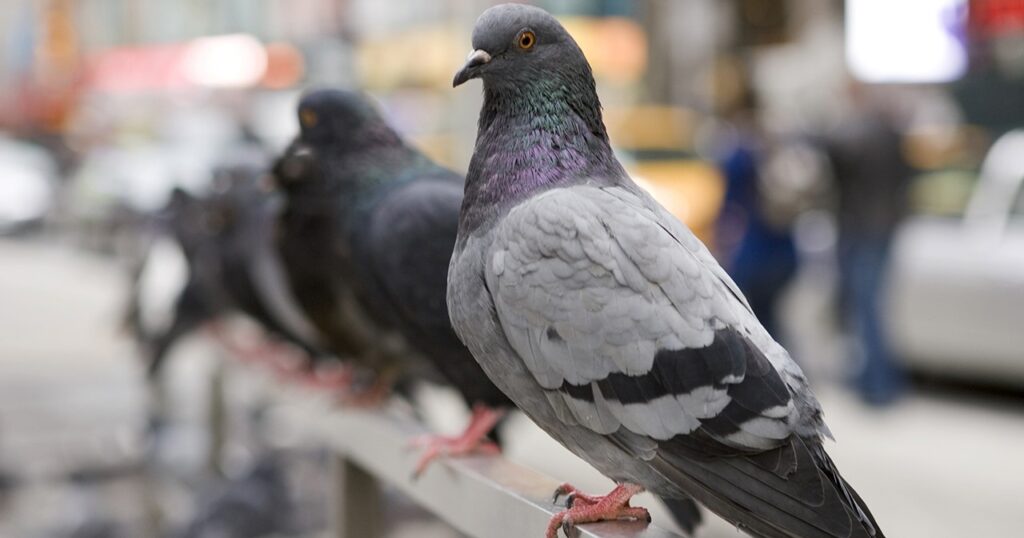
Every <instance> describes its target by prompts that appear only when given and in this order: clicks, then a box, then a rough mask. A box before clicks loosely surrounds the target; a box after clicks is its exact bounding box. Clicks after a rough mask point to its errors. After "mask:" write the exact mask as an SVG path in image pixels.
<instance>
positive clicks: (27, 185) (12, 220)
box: [0, 134, 57, 234]
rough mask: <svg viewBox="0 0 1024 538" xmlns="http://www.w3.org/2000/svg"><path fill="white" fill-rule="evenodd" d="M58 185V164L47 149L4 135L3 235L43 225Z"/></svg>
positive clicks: (0, 154)
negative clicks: (35, 225)
mask: <svg viewBox="0 0 1024 538" xmlns="http://www.w3.org/2000/svg"><path fill="white" fill-rule="evenodd" d="M56 181H57V163H56V162H55V161H54V160H53V158H52V157H51V156H50V154H49V153H47V152H46V150H45V149H43V148H41V147H38V146H36V145H34V144H30V143H28V142H23V141H20V140H16V139H14V138H10V137H8V136H6V135H3V134H0V234H6V233H11V232H15V231H18V230H22V229H25V228H27V227H30V226H32V225H34V224H38V223H40V222H42V221H43V219H44V218H45V217H46V215H47V214H48V213H49V211H50V209H51V208H52V207H53V199H54V191H55V185H56Z"/></svg>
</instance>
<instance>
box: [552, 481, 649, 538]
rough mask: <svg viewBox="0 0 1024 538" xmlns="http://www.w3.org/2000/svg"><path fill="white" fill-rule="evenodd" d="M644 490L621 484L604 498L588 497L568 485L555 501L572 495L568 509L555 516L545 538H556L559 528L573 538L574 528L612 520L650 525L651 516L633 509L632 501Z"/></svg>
mask: <svg viewBox="0 0 1024 538" xmlns="http://www.w3.org/2000/svg"><path fill="white" fill-rule="evenodd" d="M643 490H644V488H643V486H639V485H637V484H619V485H617V486H615V489H613V490H612V491H611V492H610V493H608V494H607V495H604V496H596V495H587V494H584V493H581V492H580V491H578V490H577V489H576V488H575V487H573V486H571V485H569V484H562V485H561V486H559V487H558V489H557V490H555V499H556V500H557V498H558V497H559V496H561V495H566V494H568V495H569V498H568V505H569V507H568V508H567V509H565V510H562V511H561V512H559V513H557V514H555V515H554V516H552V518H551V522H550V523H548V530H547V534H545V536H546V538H557V536H558V529H559V527H561V528H562V531H564V532H565V535H566V536H572V535H571V534H570V532H572V528H573V527H574V526H576V525H580V524H583V523H594V522H597V521H610V520H636V521H645V522H648V523H650V521H651V514H650V513H649V512H647V509H646V508H641V507H639V506H630V505H629V500H630V499H631V498H633V496H634V495H636V494H638V493H640V492H642V491H643Z"/></svg>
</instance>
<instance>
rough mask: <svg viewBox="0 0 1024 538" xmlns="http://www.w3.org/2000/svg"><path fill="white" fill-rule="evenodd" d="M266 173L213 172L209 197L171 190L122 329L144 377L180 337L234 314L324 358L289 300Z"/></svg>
mask: <svg viewBox="0 0 1024 538" xmlns="http://www.w3.org/2000/svg"><path fill="white" fill-rule="evenodd" d="M264 170H265V169H264V168H263V167H261V166H258V165H254V164H235V165H231V166H223V167H220V168H218V169H217V170H215V173H214V176H215V179H214V186H215V188H214V192H212V193H211V194H209V195H208V196H206V197H203V198H200V197H196V196H194V195H191V194H189V193H187V192H185V191H182V190H176V191H175V192H174V193H173V194H172V197H171V201H170V202H169V203H168V206H167V207H166V208H165V209H164V210H163V212H162V215H161V220H162V222H163V225H162V227H161V230H160V231H158V233H157V234H156V239H155V240H154V241H153V243H152V244H151V246H150V248H149V250H148V252H147V254H146V256H145V258H144V261H143V264H142V267H141V269H140V271H139V272H138V275H137V277H136V279H135V282H134V285H133V291H132V294H131V298H130V300H129V312H128V315H127V325H128V326H129V327H130V329H131V330H132V332H133V333H134V334H135V337H136V339H137V340H138V341H139V342H140V343H141V344H142V347H143V348H144V349H145V351H146V354H147V363H148V369H149V373H150V376H154V375H156V374H157V373H158V372H159V370H160V368H161V366H162V363H163V360H164V358H165V357H166V355H167V354H168V352H169V351H170V349H171V347H172V346H173V344H174V343H176V342H177V341H178V340H179V339H180V338H181V337H183V336H185V335H187V334H189V333H191V332H192V331H194V330H196V329H198V328H200V327H201V326H204V325H205V324H207V323H208V322H211V321H213V320H215V319H217V318H219V317H221V316H223V315H225V314H227V313H231V312H240V313H243V314H246V315H248V316H249V317H250V318H252V319H253V320H255V321H257V322H258V323H260V324H261V325H262V326H263V327H264V328H265V329H267V330H268V331H269V332H270V333H271V334H273V335H276V336H277V337H280V338H282V339H284V340H286V341H288V342H290V343H292V344H293V345H296V346H298V347H299V348H301V349H302V350H303V351H304V352H305V353H306V354H307V355H308V356H309V357H312V358H314V359H319V358H323V357H324V356H325V353H324V352H323V351H321V345H320V342H319V335H318V334H317V333H316V330H315V328H314V327H313V325H312V324H311V323H310V322H309V321H308V320H307V319H305V317H304V316H303V314H302V310H301V309H300V308H299V307H298V306H297V305H296V301H295V299H294V298H293V297H291V296H290V294H289V290H290V287H289V285H288V283H287V281H286V280H285V278H284V272H283V269H282V267H281V263H280V260H279V259H277V258H276V253H277V251H276V249H275V248H274V244H273V235H274V233H273V232H274V230H273V226H274V224H275V219H276V216H277V211H278V210H279V208H280V204H279V201H280V200H279V199H276V198H275V197H274V196H273V195H272V194H271V193H270V192H268V189H267V185H269V184H268V183H267V182H265V181H262V179H263V177H264V175H265V171H264Z"/></svg>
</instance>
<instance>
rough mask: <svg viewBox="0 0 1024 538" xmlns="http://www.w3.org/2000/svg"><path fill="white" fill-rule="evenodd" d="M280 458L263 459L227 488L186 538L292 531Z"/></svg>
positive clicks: (251, 537)
mask: <svg viewBox="0 0 1024 538" xmlns="http://www.w3.org/2000/svg"><path fill="white" fill-rule="evenodd" d="M282 465H283V462H282V461H281V460H280V456H278V455H273V454H271V455H267V456H264V457H262V458H261V459H260V460H259V461H257V462H256V464H255V465H253V466H252V468H251V469H250V470H249V471H248V472H247V473H246V474H245V475H244V476H242V477H240V478H238V479H237V480H233V481H229V482H227V483H226V484H224V485H223V486H222V487H221V489H220V490H219V491H217V492H216V493H215V494H214V495H213V496H212V497H211V498H209V499H207V500H206V501H205V502H203V503H202V504H201V508H200V510H199V511H198V512H197V513H196V515H195V516H194V517H193V519H192V521H190V522H189V524H188V526H187V527H186V529H185V531H184V532H183V533H182V534H181V537H182V538H256V537H258V536H271V535H279V534H282V533H284V532H286V531H288V530H289V528H290V526H291V524H292V521H291V519H292V518H291V515H292V513H293V508H294V507H293V506H292V504H291V498H290V496H289V491H288V483H287V477H286V476H285V471H284V469H283V468H282Z"/></svg>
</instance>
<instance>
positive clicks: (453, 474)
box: [271, 391, 680, 538]
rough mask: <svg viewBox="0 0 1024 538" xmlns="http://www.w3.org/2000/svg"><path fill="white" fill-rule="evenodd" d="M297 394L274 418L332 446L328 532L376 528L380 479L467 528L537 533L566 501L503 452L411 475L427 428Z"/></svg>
mask: <svg viewBox="0 0 1024 538" xmlns="http://www.w3.org/2000/svg"><path fill="white" fill-rule="evenodd" d="M288 392H291V391H288ZM295 396H296V397H294V398H285V399H286V400H287V403H285V404H284V405H281V406H277V409H276V410H275V411H274V412H273V415H272V416H271V420H273V421H278V420H280V421H285V423H286V424H287V427H288V428H289V429H293V430H294V429H296V428H297V429H298V431H300V432H302V434H303V435H309V436H312V439H311V440H313V441H315V442H317V443H320V444H323V445H326V446H327V447H329V448H330V450H331V451H332V452H333V454H334V463H333V467H332V469H333V471H332V475H333V476H332V479H333V480H334V488H333V490H334V499H333V511H334V513H333V515H332V520H331V521H332V536H335V537H337V538H364V537H373V536H379V535H380V529H381V528H383V525H382V521H381V519H380V518H381V504H380V503H381V495H380V491H381V486H382V484H385V483H386V484H388V485H390V486H392V487H394V488H396V489H397V490H399V491H401V492H402V493H404V494H405V495H408V496H409V497H410V498H412V499H413V500H414V501H416V502H417V503H419V504H420V505H422V506H423V507H424V508H425V509H426V510H428V511H430V512H431V513H433V514H434V515H435V516H437V517H438V518H440V519H442V520H444V521H445V522H447V523H448V524H450V525H451V526H452V527H454V528H456V529H457V530H459V531H460V532H462V533H465V534H468V535H470V536H479V537H487V538H522V537H540V536H543V534H544V529H545V528H546V527H547V524H548V520H549V518H550V517H551V516H552V515H554V513H555V512H557V511H559V510H561V509H563V507H562V506H558V505H555V504H554V503H553V502H552V500H551V495H552V493H553V492H554V490H555V488H556V487H557V486H558V485H559V482H556V481H555V480H554V479H552V478H550V477H548V476H545V475H543V474H541V473H538V472H537V471H534V470H531V469H528V468H525V467H522V466H520V465H517V464H514V463H512V462H510V461H508V460H506V459H504V458H502V457H495V456H480V457H468V458H458V459H450V460H442V461H438V462H436V463H434V464H433V465H432V466H431V467H430V468H429V469H428V470H427V471H426V472H425V473H424V474H423V475H422V476H420V477H419V478H418V479H414V478H413V477H412V474H411V472H412V469H413V467H414V465H415V462H416V458H417V456H418V453H417V452H416V451H411V450H409V448H408V447H409V441H410V440H411V439H412V438H414V437H415V436H416V435H419V434H423V433H426V432H425V430H424V429H423V426H422V425H420V424H419V423H417V422H415V421H413V420H412V419H411V418H404V417H402V416H399V415H398V414H395V413H389V412H387V411H362V410H339V409H337V408H336V407H334V406H331V405H329V404H328V403H326V402H324V401H323V400H322V399H320V400H316V399H311V398H308V397H303V396H302V395H295ZM579 531H580V533H579V535H580V536H586V537H592V538H627V537H628V538H670V537H678V536H680V535H678V534H675V533H671V532H668V531H665V530H663V529H660V528H657V527H655V526H654V525H645V524H643V523H640V522H603V523H594V524H588V525H581V526H580V527H579Z"/></svg>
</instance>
